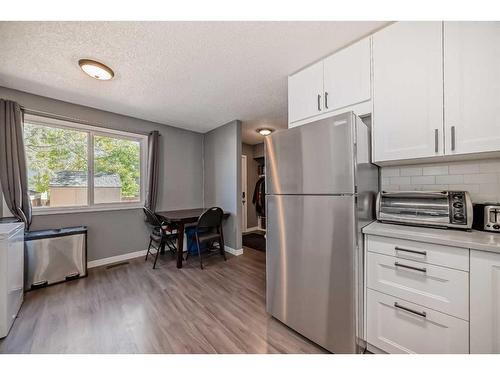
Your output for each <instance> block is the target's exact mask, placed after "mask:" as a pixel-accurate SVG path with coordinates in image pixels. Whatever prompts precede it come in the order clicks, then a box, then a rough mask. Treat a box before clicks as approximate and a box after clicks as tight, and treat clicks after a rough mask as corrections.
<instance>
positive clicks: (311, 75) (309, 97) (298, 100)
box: [288, 61, 323, 122]
mask: <svg viewBox="0 0 500 375" xmlns="http://www.w3.org/2000/svg"><path fill="white" fill-rule="evenodd" d="M322 111H323V61H320V62H318V63H316V64H314V65H311V66H309V67H308V68H306V69H304V70H301V71H300V72H298V73H296V74H294V75H292V76H290V77H289V78H288V117H289V118H288V122H294V121H298V120H302V119H305V118H308V117H312V116H315V115H318V114H320V113H321V112H322Z"/></svg>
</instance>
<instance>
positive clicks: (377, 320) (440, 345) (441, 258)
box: [366, 235, 470, 353]
mask: <svg viewBox="0 0 500 375" xmlns="http://www.w3.org/2000/svg"><path fill="white" fill-rule="evenodd" d="M469 275H470V274H469V250H468V249H464V248H458V247H452V246H443V245H436V244H430V243H424V242H418V241H412V240H402V239H399V238H390V237H381V236H374V235H369V236H367V238H366V280H367V283H366V285H367V286H366V288H367V289H366V340H367V342H368V344H369V348H370V347H374V348H376V349H379V350H382V351H384V352H387V353H469Z"/></svg>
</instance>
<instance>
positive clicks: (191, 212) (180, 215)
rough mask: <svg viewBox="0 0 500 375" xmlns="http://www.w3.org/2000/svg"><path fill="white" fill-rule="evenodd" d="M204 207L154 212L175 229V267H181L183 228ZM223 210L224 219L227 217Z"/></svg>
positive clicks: (195, 218)
mask: <svg viewBox="0 0 500 375" xmlns="http://www.w3.org/2000/svg"><path fill="white" fill-rule="evenodd" d="M206 210H207V209H206V208H189V209H187V210H175V211H159V212H155V213H156V215H157V216H158V217H159V218H160V220H162V221H165V222H167V223H169V224H172V226H174V227H175V228H176V229H177V268H182V250H183V247H184V230H185V228H186V226H189V224H195V223H196V222H197V221H198V218H199V217H200V215H201V214H202V213H203V212H205V211H206ZM229 215H230V214H229V212H225V211H224V219H227V218H228V217H229Z"/></svg>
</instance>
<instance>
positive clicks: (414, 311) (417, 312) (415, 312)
mask: <svg viewBox="0 0 500 375" xmlns="http://www.w3.org/2000/svg"><path fill="white" fill-rule="evenodd" d="M394 307H395V308H397V309H400V310H404V311H408V312H410V313H412V314H415V315H418V316H421V317H422V318H427V313H426V312H425V311H422V312H420V311H417V310H413V309H410V308H409V307H405V306H401V305H400V304H399V303H397V302H394Z"/></svg>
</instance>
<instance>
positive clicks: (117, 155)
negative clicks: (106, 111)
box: [24, 115, 147, 212]
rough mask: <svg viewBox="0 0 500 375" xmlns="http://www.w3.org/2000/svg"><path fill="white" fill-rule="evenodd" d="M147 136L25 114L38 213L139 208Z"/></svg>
mask: <svg viewBox="0 0 500 375" xmlns="http://www.w3.org/2000/svg"><path fill="white" fill-rule="evenodd" d="M146 140H147V137H146V136H144V135H138V134H131V133H125V132H120V131H113V130H107V129H103V128H97V127H93V126H88V125H83V124H78V123H72V122H68V121H62V120H55V119H49V118H45V117H40V116H34V115H26V116H25V119H24V142H25V148H26V161H27V166H28V189H29V195H30V198H31V203H32V206H33V210H34V211H35V212H36V211H37V210H38V211H54V210H57V211H60V210H61V209H65V208H66V209H67V208H71V209H72V210H78V209H83V210H85V209H88V208H92V209H96V208H97V209H98V208H108V207H130V206H131V205H136V206H139V205H141V204H142V203H143V199H144V191H145V186H144V183H143V181H145V179H144V173H145V159H146V158H145V155H146V144H147V143H146Z"/></svg>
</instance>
